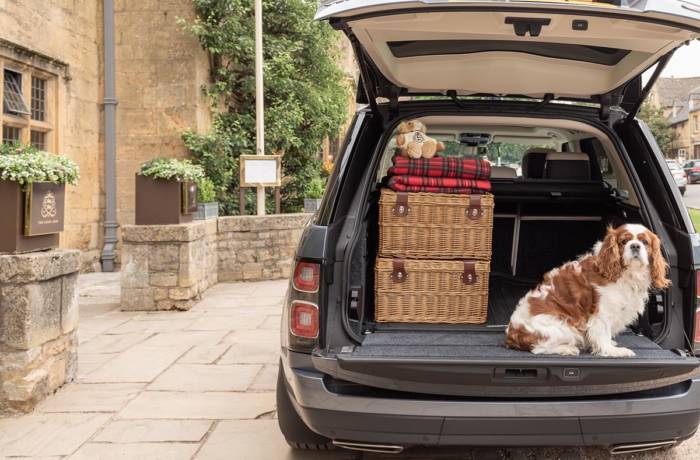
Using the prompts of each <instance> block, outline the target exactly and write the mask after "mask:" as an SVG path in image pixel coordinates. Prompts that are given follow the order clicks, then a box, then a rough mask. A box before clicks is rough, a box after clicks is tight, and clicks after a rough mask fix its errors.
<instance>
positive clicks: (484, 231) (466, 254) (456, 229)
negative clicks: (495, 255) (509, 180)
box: [379, 188, 493, 260]
mask: <svg viewBox="0 0 700 460" xmlns="http://www.w3.org/2000/svg"><path fill="white" fill-rule="evenodd" d="M381 193H382V194H381V197H380V199H379V225H380V232H379V254H380V255H381V256H382V257H407V258H415V259H483V260H491V238H492V232H493V195H490V194H484V195H449V194H442V193H402V192H398V193H397V192H394V191H393V190H390V189H386V188H385V189H382V192H381Z"/></svg>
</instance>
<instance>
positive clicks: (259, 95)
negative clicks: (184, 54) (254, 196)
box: [255, 0, 265, 216]
mask: <svg viewBox="0 0 700 460" xmlns="http://www.w3.org/2000/svg"><path fill="white" fill-rule="evenodd" d="M262 34H263V30H262V0H255V126H256V144H257V147H256V151H257V152H256V153H257V154H258V155H265V104H264V101H263V97H264V92H263V42H262ZM257 208H258V215H259V216H264V215H265V187H263V186H262V185H258V204H257Z"/></svg>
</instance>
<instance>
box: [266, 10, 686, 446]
mask: <svg viewBox="0 0 700 460" xmlns="http://www.w3.org/2000/svg"><path fill="white" fill-rule="evenodd" d="M317 18H318V19H324V20H329V21H330V23H331V24H332V26H333V27H335V28H336V29H338V30H341V31H343V32H344V33H345V34H346V35H347V37H348V38H349V39H350V42H351V43H352V46H353V48H354V51H355V53H356V57H357V62H358V64H359V68H360V81H359V84H358V93H357V97H358V102H359V103H361V104H364V105H363V107H362V108H361V109H360V110H359V111H358V112H357V114H356V116H355V118H354V120H353V123H352V125H351V127H350V129H349V131H348V134H347V138H346V140H345V144H344V146H343V148H342V153H341V155H340V156H339V158H338V159H337V162H336V165H335V169H334V172H333V175H332V177H331V178H330V181H329V184H328V188H327V190H326V194H325V196H324V199H323V202H322V205H321V208H320V210H319V211H318V213H317V214H316V216H315V217H314V219H313V221H312V222H311V223H310V225H309V226H308V227H307V228H306V231H305V233H304V235H303V236H302V239H301V242H300V244H299V248H298V251H297V254H296V260H295V267H294V272H293V279H292V281H291V283H290V288H289V291H288V298H287V301H286V303H285V310H284V315H283V322H282V348H281V366H280V372H279V380H278V388H277V399H278V416H279V423H280V427H281V429H282V432H283V434H284V436H285V437H286V439H287V441H288V442H289V443H290V444H291V445H292V446H295V447H297V448H302V449H325V448H328V447H330V446H333V445H335V446H339V447H343V448H348V449H357V450H366V451H379V452H400V451H402V450H403V449H404V448H406V447H409V446H415V445H433V446H446V445H488V446H528V445H539V446H542V445H545V446H547V445H601V446H607V447H608V448H610V450H611V451H612V452H615V453H619V452H636V451H642V450H651V449H657V448H662V447H669V446H673V445H675V444H677V443H678V442H680V441H682V440H684V439H686V438H688V437H690V436H692V435H693V433H694V432H695V430H696V429H697V426H698V423H699V422H700V377H699V375H700V374H699V373H698V365H699V364H700V362H699V361H698V359H697V358H696V357H695V355H694V351H693V350H694V346H695V343H697V342H698V341H700V327H699V326H698V325H699V324H700V322H699V321H700V316H698V314H697V313H696V309H697V289H698V286H697V285H698V273H699V272H698V270H699V269H700V240H699V239H698V236H697V234H696V233H695V231H694V229H693V225H692V223H691V221H690V219H689V217H688V214H687V212H686V209H685V207H684V205H683V201H682V199H681V196H680V193H679V191H678V188H677V187H676V186H675V184H674V181H673V178H672V176H671V174H670V172H669V170H668V167H667V165H666V162H665V161H664V158H663V156H662V154H661V152H660V151H659V148H658V145H657V143H656V141H655V140H654V138H653V137H652V135H651V133H650V131H649V129H648V127H647V126H646V125H645V124H644V123H643V122H641V121H640V120H638V119H636V118H635V115H636V113H637V111H638V109H639V107H640V105H641V103H642V101H643V100H644V98H645V97H646V95H647V94H648V92H649V90H650V88H651V85H652V84H653V83H654V81H655V80H656V79H657V77H658V76H659V75H660V73H661V72H662V70H663V68H664V65H665V64H666V63H667V62H668V60H669V58H670V57H671V55H672V54H673V52H674V51H675V50H676V49H677V48H678V47H680V46H682V45H683V44H685V43H687V42H688V41H689V40H693V39H696V38H697V37H698V36H699V33H700V6H698V4H697V3H693V2H690V1H688V2H685V1H664V0H655V1H641V2H638V1H629V2H628V1H626V0H622V1H620V0H612V1H595V0H594V1H591V2H588V3H586V2H575V3H568V2H566V3H564V2H562V3H555V2H542V3H537V2H530V1H516V2H504V1H485V2H470V1H457V2H455V1H448V0H443V1H440V0H430V1H428V0H425V1H361V0H347V1H325V2H321V6H320V9H319V12H318V15H317ZM645 71H649V78H648V79H646V80H648V81H647V83H646V84H645V85H643V84H642V73H644V72H645ZM415 118H418V119H420V120H421V121H422V122H423V123H424V124H425V125H426V126H427V127H428V134H429V135H430V136H432V137H434V138H436V139H439V140H441V141H442V142H444V143H445V146H446V149H445V151H444V152H441V155H450V156H457V157H463V158H487V159H489V160H490V161H491V162H492V164H493V168H492V170H493V174H492V179H491V183H492V193H493V195H494V197H495V206H496V207H495V215H494V230H493V254H492V259H491V274H490V280H489V281H490V283H489V285H490V286H489V305H488V321H487V323H485V324H478V325H469V324H465V325H447V324H444V325H443V324H402V323H386V322H379V321H376V320H375V317H374V285H375V270H374V263H375V259H376V257H377V241H378V224H377V218H378V217H377V203H378V196H379V191H380V189H381V187H382V178H383V177H384V176H385V174H386V171H387V169H388V167H389V165H390V164H391V158H392V155H393V153H394V150H395V144H394V137H395V133H396V128H397V126H398V124H399V123H400V122H401V121H405V120H408V119H415ZM554 162H567V163H566V167H565V168H554V167H553V166H554ZM554 171H565V173H563V174H559V173H555V172H554ZM625 222H637V223H643V224H644V225H646V226H647V227H649V228H651V229H652V230H653V231H655V232H656V233H657V234H658V235H659V236H660V238H661V239H662V241H663V248H664V253H665V256H666V258H667V260H668V261H669V263H670V267H671V268H670V278H671V280H672V282H673V284H672V286H671V287H670V288H668V289H667V290H664V291H661V292H656V293H654V294H653V295H652V296H651V298H650V301H649V304H648V308H647V309H646V312H645V313H644V315H643V316H641V317H640V318H639V321H638V322H637V324H635V325H634V326H633V327H631V328H630V330H628V331H625V332H624V333H623V334H621V335H619V336H618V337H617V341H618V342H619V343H620V344H621V345H624V346H626V347H628V348H631V349H632V350H634V352H635V356H634V357H631V358H602V357H597V356H593V355H591V354H587V353H584V354H581V355H579V356H574V357H570V356H566V357H564V356H552V355H534V354H531V353H525V352H519V351H514V350H509V349H506V348H505V347H504V346H503V342H504V330H505V326H506V325H507V323H508V319H509V316H510V314H511V313H512V311H513V309H514V307H515V305H516V303H517V300H518V299H519V298H520V297H521V296H522V295H523V294H524V293H525V292H527V291H528V290H529V289H531V288H532V287H533V286H534V285H535V284H536V283H537V282H538V280H539V279H541V276H542V274H543V273H545V272H546V271H547V270H549V269H551V268H552V267H555V266H557V265H559V264H561V263H562V262H564V261H566V260H570V259H571V258H573V257H576V255H578V254H580V253H583V252H585V251H587V250H589V249H590V248H591V246H592V245H593V244H594V243H595V241H596V240H598V239H600V237H601V236H602V235H603V234H604V230H605V228H606V227H607V226H608V225H619V224H622V223H625Z"/></svg>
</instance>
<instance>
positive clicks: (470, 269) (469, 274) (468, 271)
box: [461, 260, 479, 284]
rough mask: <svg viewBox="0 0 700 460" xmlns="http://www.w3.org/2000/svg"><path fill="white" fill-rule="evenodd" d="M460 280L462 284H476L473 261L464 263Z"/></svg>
mask: <svg viewBox="0 0 700 460" xmlns="http://www.w3.org/2000/svg"><path fill="white" fill-rule="evenodd" d="M461 279H462V283H464V284H476V282H477V281H479V277H478V276H477V274H476V262H474V261H473V260H465V261H464V271H463V272H462V276H461Z"/></svg>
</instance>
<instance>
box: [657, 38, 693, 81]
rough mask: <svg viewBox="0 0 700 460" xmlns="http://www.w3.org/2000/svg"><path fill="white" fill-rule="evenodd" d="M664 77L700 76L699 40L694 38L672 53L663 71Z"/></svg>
mask: <svg viewBox="0 0 700 460" xmlns="http://www.w3.org/2000/svg"><path fill="white" fill-rule="evenodd" d="M663 76H664V77H671V76H673V77H700V41H698V40H695V41H693V42H691V43H690V45H688V46H684V47H682V48H681V49H679V50H678V51H676V54H674V55H673V57H672V58H671V62H669V63H668V65H667V66H666V68H665V69H664V73H663Z"/></svg>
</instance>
